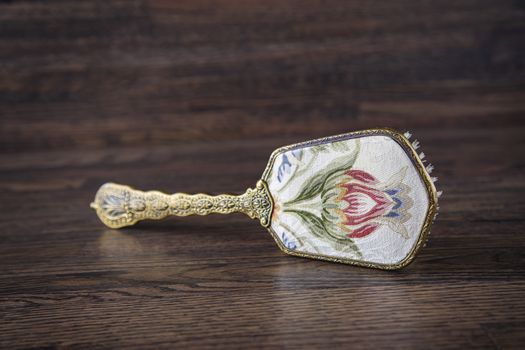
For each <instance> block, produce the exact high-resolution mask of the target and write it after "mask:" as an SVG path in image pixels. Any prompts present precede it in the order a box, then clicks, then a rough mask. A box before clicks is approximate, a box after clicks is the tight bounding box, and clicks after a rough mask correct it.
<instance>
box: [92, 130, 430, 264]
mask: <svg viewBox="0 0 525 350" xmlns="http://www.w3.org/2000/svg"><path fill="white" fill-rule="evenodd" d="M409 138H410V134H409V133H405V134H400V133H398V132H396V131H393V130H390V129H373V130H365V131H358V132H352V133H348V134H343V135H337V136H332V137H326V138H322V139H318V140H313V141H307V142H303V143H298V144H295V145H290V146H286V147H282V148H279V149H277V150H275V151H274V152H273V153H272V155H271V157H270V160H269V162H268V165H267V166H266V169H265V170H264V172H263V174H262V177H261V179H260V180H259V181H258V182H257V185H256V187H255V188H253V189H251V188H250V189H248V190H246V192H245V193H243V194H241V195H228V194H224V195H217V196H211V195H207V194H194V195H190V194H185V193H175V194H171V195H168V194H164V193H161V192H158V191H150V192H141V191H138V190H135V189H132V188H131V187H128V186H123V185H117V184H113V183H107V184H105V185H103V186H102V187H101V188H100V189H99V191H98V192H97V194H96V197H95V201H94V202H93V203H91V207H92V208H94V209H95V210H96V212H97V214H98V216H99V218H100V220H102V222H103V223H104V224H106V225H107V226H109V227H111V228H120V227H124V226H129V225H133V224H135V223H136V222H138V221H140V220H144V219H162V218H164V217H166V216H170V215H175V216H187V215H193V214H197V215H208V214H212V213H219V214H229V213H233V212H242V213H245V214H247V215H248V216H249V217H251V218H256V219H258V220H259V221H260V223H261V225H262V226H264V227H266V228H267V229H268V231H270V233H271V235H272V236H273V238H274V239H275V241H276V242H277V245H278V246H279V248H280V249H281V250H282V251H284V252H285V253H288V254H291V255H298V256H302V257H308V258H314V259H321V260H329V261H335V262H341V263H347V264H352V265H359V266H366V267H374V268H380V269H398V268H402V267H404V266H406V265H408V264H409V263H410V262H411V261H412V260H413V259H414V257H415V255H416V254H417V252H418V251H419V249H420V248H421V247H422V245H423V244H424V243H425V240H426V238H427V235H428V233H429V230H430V226H431V224H432V221H433V220H434V218H435V216H436V213H437V208H438V206H437V200H438V195H439V193H438V192H437V191H436V188H435V186H434V182H435V178H432V177H430V175H429V174H430V172H431V171H432V165H430V164H428V165H427V166H425V165H424V162H425V161H424V160H423V158H424V154H423V153H420V154H418V153H417V152H416V149H417V148H418V147H419V144H418V142H417V141H414V142H412V143H411V142H410V141H409Z"/></svg>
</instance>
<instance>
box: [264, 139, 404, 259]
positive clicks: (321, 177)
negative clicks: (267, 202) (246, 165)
mask: <svg viewBox="0 0 525 350" xmlns="http://www.w3.org/2000/svg"><path fill="white" fill-rule="evenodd" d="M354 145H355V147H353V148H352V149H349V148H346V149H341V144H340V143H337V142H336V143H333V144H332V145H318V146H312V147H311V151H312V154H313V156H314V157H317V156H318V155H319V154H320V153H321V152H326V151H330V149H327V148H328V147H331V148H332V151H334V150H335V151H344V154H343V155H342V156H341V157H339V158H336V159H334V160H333V161H331V162H330V163H328V164H327V165H326V167H325V168H324V171H323V172H321V173H316V174H315V175H313V176H311V177H310V178H309V179H308V180H307V181H305V182H304V184H303V186H302V187H301V188H300V189H299V191H298V193H297V195H296V196H295V197H294V198H293V199H292V200H289V201H287V202H285V203H276V211H275V212H274V216H276V217H277V219H278V218H279V216H280V215H283V214H285V213H288V214H292V215H294V216H296V218H298V219H299V220H300V221H302V222H303V223H304V224H305V226H306V227H308V230H309V231H310V233H311V234H312V235H313V236H315V237H317V238H318V239H321V240H322V241H324V242H327V243H328V242H331V243H330V246H331V248H332V249H335V250H337V251H340V252H347V253H350V254H353V255H355V256H356V257H358V258H360V257H362V254H361V252H360V250H359V248H358V246H357V245H356V244H355V240H359V239H362V238H364V237H367V236H369V235H372V234H375V233H376V232H377V231H378V229H379V228H380V227H381V226H383V225H386V226H388V227H389V228H390V229H391V230H392V231H394V232H396V233H398V234H400V235H401V236H402V237H404V238H405V239H408V238H409V235H408V231H407V229H406V227H405V225H404V223H406V222H407V221H408V220H409V219H410V217H411V215H410V213H409V210H410V208H411V207H412V206H413V200H412V199H411V198H410V196H409V194H410V191H411V189H410V188H409V187H408V186H407V185H406V184H405V183H403V179H404V177H405V175H406V171H407V167H403V168H402V169H401V170H400V171H399V172H398V173H396V174H395V175H393V176H392V177H391V178H390V179H389V180H387V181H385V182H381V181H380V180H378V179H377V178H376V177H375V176H374V175H372V174H370V173H369V172H367V171H364V170H360V169H355V168H354V163H355V160H356V159H357V156H358V155H359V150H360V142H359V140H356V141H355V144H354ZM288 154H291V153H288ZM294 156H295V155H294ZM291 167H292V164H291V162H290V159H289V158H288V157H287V155H286V154H283V156H282V160H281V165H280V166H279V168H278V172H277V178H278V181H279V182H281V181H283V177H284V175H285V174H289V173H290V172H291V170H290V169H291ZM319 208H321V210H319ZM281 240H282V242H283V244H284V245H285V246H287V247H288V245H289V244H290V243H291V241H290V240H289V239H288V238H287V237H286V236H285V235H284V233H282V234H281ZM306 243H307V242H306ZM301 244H303V243H301ZM293 247H294V248H290V249H296V248H297V245H296V243H295V242H293Z"/></svg>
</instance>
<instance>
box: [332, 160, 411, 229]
mask: <svg viewBox="0 0 525 350" xmlns="http://www.w3.org/2000/svg"><path fill="white" fill-rule="evenodd" d="M405 173H406V167H405V168H403V169H401V170H400V171H399V172H398V173H397V174H395V175H394V176H392V177H391V178H390V179H389V180H388V181H386V182H385V183H381V182H380V181H379V180H377V179H376V178H375V177H374V176H373V175H371V174H370V173H368V172H366V171H363V170H354V169H351V170H349V171H347V172H345V173H344V175H343V176H342V177H341V178H340V179H339V180H338V182H337V183H336V185H335V188H334V190H328V191H326V192H325V193H324V196H323V197H322V200H323V206H324V207H327V208H328V214H329V215H328V216H326V215H325V218H327V219H329V221H331V222H332V223H333V224H335V225H337V226H338V227H339V228H340V229H341V230H343V231H344V232H345V233H346V236H347V237H349V238H363V237H366V236H368V235H370V234H372V233H374V232H375V231H376V230H377V229H378V228H379V227H381V226H382V225H388V226H389V227H390V229H392V230H393V231H394V232H397V233H399V234H400V235H401V236H403V237H404V238H408V231H407V229H406V227H405V226H404V225H403V224H404V223H405V222H407V221H408V220H409V219H410V213H409V212H408V210H409V209H410V208H411V207H412V205H413V201H412V199H411V198H410V197H409V193H410V188H409V187H408V186H407V185H405V184H404V183H403V182H402V180H403V178H404V177H405ZM330 214H331V215H330ZM334 219H335V220H334Z"/></svg>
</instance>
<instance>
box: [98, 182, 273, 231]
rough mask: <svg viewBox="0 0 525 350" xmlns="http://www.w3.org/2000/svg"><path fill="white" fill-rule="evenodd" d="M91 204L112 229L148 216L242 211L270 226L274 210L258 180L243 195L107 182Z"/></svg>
mask: <svg viewBox="0 0 525 350" xmlns="http://www.w3.org/2000/svg"><path fill="white" fill-rule="evenodd" d="M91 207H92V208H93V209H95V210H96V212H97V215H98V217H99V218H100V220H101V221H102V222H103V223H104V224H105V225H106V226H108V227H110V228H120V227H125V226H131V225H134V224H135V223H137V222H138V221H141V220H145V219H154V220H158V219H162V218H165V217H167V216H188V215H208V214H214V213H216V214H230V213H234V212H240V213H244V214H246V215H248V216H249V217H250V218H252V219H259V221H260V223H261V225H263V226H264V227H268V226H269V225H270V218H271V214H272V210H273V200H272V196H271V195H270V192H269V191H268V187H267V185H266V183H265V182H264V181H263V180H259V181H258V182H257V185H256V187H255V188H249V189H247V190H246V192H245V193H243V194H241V195H230V194H221V195H217V196H211V195H208V194H203V193H199V194H194V195H190V194H186V193H175V194H171V195H168V194H165V193H162V192H158V191H149V192H143V191H139V190H135V189H133V188H131V187H129V186H124V185H118V184H114V183H107V184H104V185H103V186H102V187H101V188H100V189H99V190H98V192H97V194H96V196H95V201H94V202H93V203H91Z"/></svg>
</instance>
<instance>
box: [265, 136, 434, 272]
mask: <svg viewBox="0 0 525 350" xmlns="http://www.w3.org/2000/svg"><path fill="white" fill-rule="evenodd" d="M376 135H383V136H389V137H390V138H392V139H393V140H394V141H396V142H397V143H398V144H399V145H400V146H401V147H402V148H403V149H404V150H405V152H406V154H407V155H408V156H409V157H410V159H411V160H412V162H413V164H414V166H415V167H416V169H417V170H418V172H419V174H420V176H421V179H422V180H423V183H424V185H425V188H426V190H427V194H428V200H429V205H428V209H427V213H426V216H425V220H424V223H423V227H422V228H421V232H420V234H419V237H418V240H417V241H416V243H415V244H414V246H413V247H412V249H411V250H410V252H409V253H408V255H407V256H406V257H405V258H404V259H403V260H401V261H400V262H398V263H395V264H380V263H372V262H367V261H362V260H355V259H344V258H336V257H332V256H327V255H322V254H313V253H303V252H297V251H295V250H291V249H288V248H287V247H286V246H285V245H284V244H283V243H282V242H281V240H280V239H279V238H278V235H277V233H276V232H274V231H273V229H272V228H271V227H268V231H270V233H271V235H272V237H273V239H274V240H275V242H276V243H277V246H278V247H279V249H281V250H282V251H283V252H284V253H286V254H289V255H294V256H300V257H304V258H312V259H318V260H326V261H332V262H338V263H343V264H349V265H355V266H362V267H369V268H376V269H382V270H397V269H401V268H403V267H405V266H407V265H408V264H410V263H411V262H412V261H413V260H414V258H415V257H416V255H417V253H418V252H419V250H420V249H421V248H422V247H423V245H424V244H425V242H426V240H427V238H428V234H429V232H430V227H431V226H432V222H433V220H434V218H435V216H436V213H437V202H438V196H437V191H436V187H435V186H434V183H433V181H432V179H431V177H430V175H429V174H428V172H427V171H426V169H425V166H424V165H423V162H422V161H421V159H419V156H418V154H417V152H416V150H415V149H414V147H412V144H411V143H410V141H409V140H408V139H407V138H406V137H405V136H404V135H403V134H401V133H399V132H397V131H395V130H393V129H390V128H378V129H368V130H362V131H355V132H350V133H345V134H340V135H335V136H329V137H323V138H320V139H315V140H311V141H305V142H300V143H296V144H292V145H288V146H284V147H280V148H278V149H276V150H275V151H273V153H272V154H271V156H270V160H269V161H268V164H267V165H266V169H265V170H264V172H263V175H262V181H265V182H267V181H268V177H269V176H270V174H271V170H272V169H273V165H274V163H275V159H276V158H277V157H278V156H279V155H280V154H282V153H284V152H288V151H291V150H294V149H298V148H305V147H309V146H315V145H319V144H324V143H328V142H335V141H342V140H348V139H351V138H358V137H364V136H376Z"/></svg>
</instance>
